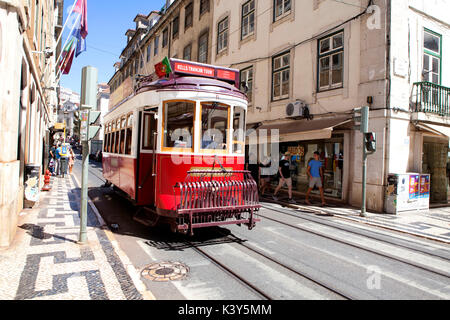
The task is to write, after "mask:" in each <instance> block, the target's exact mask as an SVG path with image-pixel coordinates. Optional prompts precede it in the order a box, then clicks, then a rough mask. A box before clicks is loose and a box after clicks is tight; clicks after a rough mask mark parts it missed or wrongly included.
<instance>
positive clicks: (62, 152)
mask: <svg viewBox="0 0 450 320" xmlns="http://www.w3.org/2000/svg"><path fill="white" fill-rule="evenodd" d="M67 149H68V148H67V145H66V144H62V145H61V146H60V147H59V148H58V149H57V151H56V152H57V153H59V156H60V160H59V161H60V165H59V167H60V170H59V173H60V175H61V174H62V176H63V178H64V176H65V175H66V174H67V165H68V162H69V151H68V150H67Z"/></svg>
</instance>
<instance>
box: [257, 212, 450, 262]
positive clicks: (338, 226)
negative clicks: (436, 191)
mask: <svg viewBox="0 0 450 320" xmlns="http://www.w3.org/2000/svg"><path fill="white" fill-rule="evenodd" d="M262 207H263V208H264V209H267V210H271V211H273V212H276V213H279V214H283V215H286V216H289V217H293V218H296V219H301V220H305V221H308V222H313V223H317V224H320V225H324V226H327V227H331V228H335V229H338V230H341V231H344V232H348V233H352V234H356V235H358V236H362V237H364V238H367V239H372V240H375V241H379V242H384V243H387V244H390V245H394V246H396V247H400V248H404V249H408V250H411V251H415V252H418V253H421V254H425V255H428V256H430V257H434V258H438V259H442V260H445V261H450V258H448V257H444V256H441V255H438V254H434V253H432V252H430V251H425V250H421V249H417V248H414V247H411V246H408V245H403V244H400V243H398V242H394V241H389V240H386V239H381V238H380V237H375V236H371V235H368V234H367V233H363V232H358V231H355V230H350V229H348V228H345V227H342V226H340V225H338V224H337V223H334V222H328V221H319V219H316V218H313V217H306V216H299V215H294V214H291V213H288V212H284V211H280V210H277V209H275V208H273V207H268V206H264V205H262ZM292 210H294V209H292ZM298 210H299V211H300V212H302V213H303V212H304V213H309V212H306V211H304V210H301V209H298ZM393 238H394V239H398V241H405V240H404V239H399V238H397V237H393Z"/></svg>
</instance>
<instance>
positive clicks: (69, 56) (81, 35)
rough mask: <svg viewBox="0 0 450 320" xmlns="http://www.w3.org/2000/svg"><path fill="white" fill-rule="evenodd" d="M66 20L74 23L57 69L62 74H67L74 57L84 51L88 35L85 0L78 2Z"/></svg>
mask: <svg viewBox="0 0 450 320" xmlns="http://www.w3.org/2000/svg"><path fill="white" fill-rule="evenodd" d="M68 19H73V20H74V21H75V24H74V26H73V27H72V31H71V32H70V34H69V37H68V38H67V39H68V40H67V42H68V44H67V46H66V47H65V48H64V51H63V53H62V55H61V62H60V63H59V69H60V71H61V72H62V73H63V74H69V72H70V69H71V67H72V62H73V59H74V57H78V56H79V55H80V54H81V53H82V52H84V51H86V37H87V35H88V23H87V0H78V1H77V2H76V3H75V5H74V7H73V10H72V15H71V16H70V17H68Z"/></svg>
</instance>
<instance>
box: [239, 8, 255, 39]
mask: <svg viewBox="0 0 450 320" xmlns="http://www.w3.org/2000/svg"><path fill="white" fill-rule="evenodd" d="M241 28H242V30H241V39H244V38H246V37H248V36H249V35H252V34H253V33H254V32H255V0H251V1H249V2H247V3H245V4H244V5H243V6H242V27H241Z"/></svg>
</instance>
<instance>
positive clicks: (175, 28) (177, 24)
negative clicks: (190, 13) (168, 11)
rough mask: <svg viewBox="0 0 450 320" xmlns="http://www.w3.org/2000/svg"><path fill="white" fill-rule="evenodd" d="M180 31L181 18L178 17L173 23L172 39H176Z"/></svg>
mask: <svg viewBox="0 0 450 320" xmlns="http://www.w3.org/2000/svg"><path fill="white" fill-rule="evenodd" d="M179 31H180V17H179V16H177V17H176V18H174V19H173V22H172V38H176V37H177V36H178V32H179Z"/></svg>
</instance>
